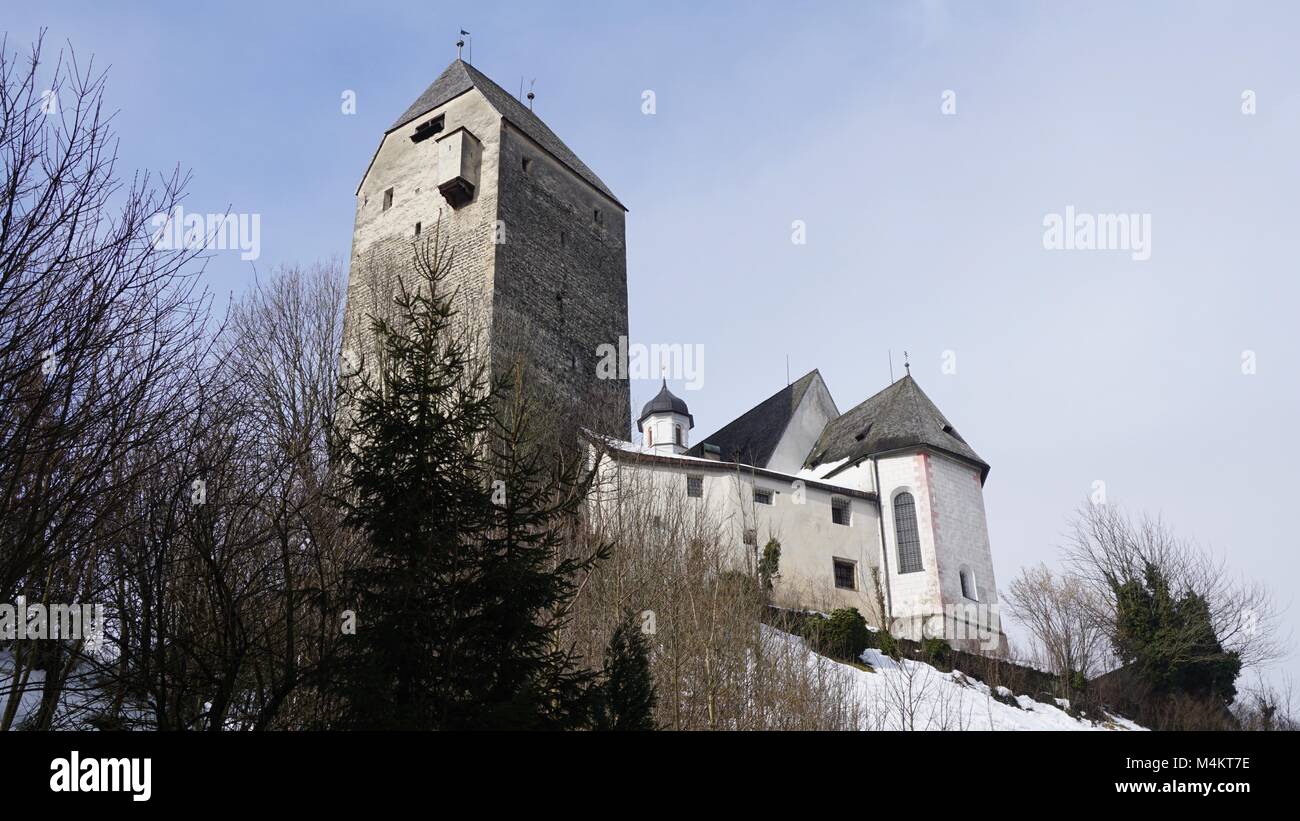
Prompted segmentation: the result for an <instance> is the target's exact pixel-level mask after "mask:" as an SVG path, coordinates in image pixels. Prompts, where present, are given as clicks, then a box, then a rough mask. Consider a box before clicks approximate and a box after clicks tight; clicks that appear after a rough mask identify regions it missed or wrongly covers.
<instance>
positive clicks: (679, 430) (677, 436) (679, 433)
mask: <svg viewBox="0 0 1300 821" xmlns="http://www.w3.org/2000/svg"><path fill="white" fill-rule="evenodd" d="M676 428H677V432H676V433H675V434H674V436H675V439H676V442H677V444H678V445H680V444H681V443H682V426H681V425H677V426H676Z"/></svg>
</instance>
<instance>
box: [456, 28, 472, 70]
mask: <svg viewBox="0 0 1300 821" xmlns="http://www.w3.org/2000/svg"><path fill="white" fill-rule="evenodd" d="M466 37H469V60H467V61H466V62H470V63H472V62H474V38H473V37H470V36H469V32H468V31H465V29H461V30H460V39H459V40H457V41H456V59H457V60H459V59H460V50H461V48H463V47H464V45H465V38H466Z"/></svg>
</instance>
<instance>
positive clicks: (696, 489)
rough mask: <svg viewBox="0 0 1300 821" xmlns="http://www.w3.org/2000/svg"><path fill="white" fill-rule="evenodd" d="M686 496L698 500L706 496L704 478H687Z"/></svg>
mask: <svg viewBox="0 0 1300 821" xmlns="http://www.w3.org/2000/svg"><path fill="white" fill-rule="evenodd" d="M686 495H687V496H690V497H691V498H694V499H698V498H700V497H701V496H703V495H704V477H703V476H687V477H686Z"/></svg>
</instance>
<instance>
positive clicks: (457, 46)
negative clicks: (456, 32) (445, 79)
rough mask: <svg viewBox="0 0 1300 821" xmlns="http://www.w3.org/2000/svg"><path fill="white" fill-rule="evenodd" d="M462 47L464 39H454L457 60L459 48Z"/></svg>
mask: <svg viewBox="0 0 1300 821" xmlns="http://www.w3.org/2000/svg"><path fill="white" fill-rule="evenodd" d="M464 47H465V41H464V40H457V41H456V59H457V60H459V59H460V50H461V49H463V48H464Z"/></svg>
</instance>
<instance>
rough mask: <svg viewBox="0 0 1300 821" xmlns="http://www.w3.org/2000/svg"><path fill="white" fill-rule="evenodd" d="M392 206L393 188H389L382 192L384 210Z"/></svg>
mask: <svg viewBox="0 0 1300 821" xmlns="http://www.w3.org/2000/svg"><path fill="white" fill-rule="evenodd" d="M392 207H393V189H391V188H389V189H388V190H387V191H385V192H384V210H385V211H387V210H388V209H389V208H392Z"/></svg>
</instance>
